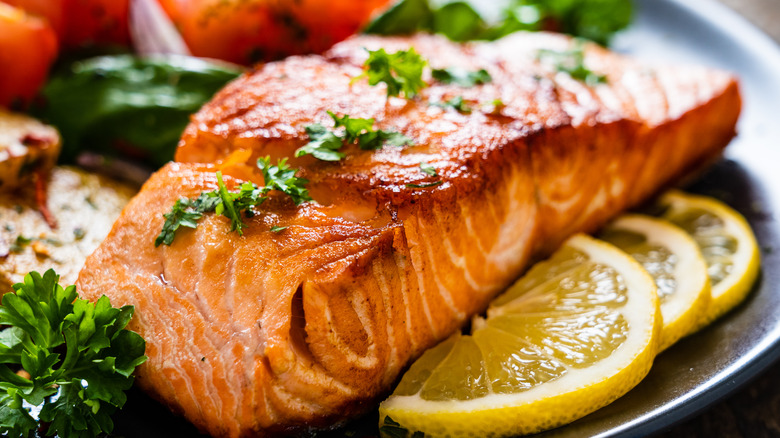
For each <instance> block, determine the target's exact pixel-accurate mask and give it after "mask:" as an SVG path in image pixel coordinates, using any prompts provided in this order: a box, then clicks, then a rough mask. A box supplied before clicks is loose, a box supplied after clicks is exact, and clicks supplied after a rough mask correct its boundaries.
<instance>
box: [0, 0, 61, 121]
mask: <svg viewBox="0 0 780 438" xmlns="http://www.w3.org/2000/svg"><path fill="white" fill-rule="evenodd" d="M56 56H57V35H56V34H55V32H54V29H53V28H52V27H51V25H49V23H48V22H47V21H46V20H44V19H42V18H39V17H35V16H32V15H29V14H27V13H26V12H24V11H23V10H22V9H19V8H15V7H13V6H10V5H8V4H6V3H2V2H0V106H5V107H14V108H17V107H22V106H24V105H25V104H27V103H29V101H30V99H32V98H33V97H34V96H35V94H36V93H37V92H38V89H39V88H40V87H41V86H42V85H43V82H44V81H45V80H46V77H47V76H48V74H49V67H51V64H52V62H54V58H56Z"/></svg>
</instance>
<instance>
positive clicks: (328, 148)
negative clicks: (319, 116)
mask: <svg viewBox="0 0 780 438" xmlns="http://www.w3.org/2000/svg"><path fill="white" fill-rule="evenodd" d="M328 115H329V116H330V117H331V118H332V119H333V122H334V124H335V126H334V128H335V129H338V128H341V127H343V128H344V131H343V133H341V132H338V133H337V132H334V131H330V130H328V128H326V127H325V126H323V125H321V124H319V123H315V124H313V125H309V126H307V127H306V133H307V134H308V135H309V143H307V144H306V145H304V146H302V147H300V148H298V150H296V151H295V156H296V157H302V156H304V155H309V154H311V155H312V156H313V157H314V158H317V159H318V160H322V161H339V160H341V159H342V158H344V157H345V156H346V155H345V154H344V153H343V152H340V151H339V150H340V149H341V147H342V146H343V145H344V142H346V143H357V145H358V146H360V149H363V150H376V149H380V148H381V147H382V146H384V145H390V146H398V147H402V146H411V145H413V144H414V141H413V140H412V139H411V138H409V137H407V136H405V135H403V134H401V133H400V132H396V131H383V130H381V129H374V119H360V118H354V117H350V116H349V115H348V114H345V115H343V116H337V115H336V114H334V113H333V112H331V111H328Z"/></svg>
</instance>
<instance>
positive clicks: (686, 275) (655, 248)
mask: <svg viewBox="0 0 780 438" xmlns="http://www.w3.org/2000/svg"><path fill="white" fill-rule="evenodd" d="M598 237H599V238H600V239H603V240H605V241H607V242H609V243H611V244H613V245H615V246H617V247H618V248H620V249H622V250H623V251H625V252H627V253H628V254H629V255H631V256H632V257H633V258H634V259H636V261H638V262H639V263H640V264H641V265H642V266H643V267H644V268H645V269H646V270H647V272H648V273H650V276H651V277H653V280H655V285H656V286H657V287H658V298H659V300H660V302H661V315H662V316H663V320H664V325H663V328H662V329H661V343H660V347H659V351H663V350H665V349H666V348H668V347H669V346H670V345H672V344H674V343H675V342H677V341H678V340H679V339H680V338H682V337H683V336H685V335H687V334H689V333H691V332H692V331H694V330H695V329H696V328H697V326H698V324H699V321H701V320H702V318H703V316H704V313H705V312H706V311H707V308H708V306H709V302H710V280H709V277H708V276H707V264H706V263H705V262H704V259H703V258H702V255H701V251H699V246H698V245H697V244H696V241H694V240H693V238H691V236H690V235H688V234H687V233H686V232H685V231H683V230H682V229H681V228H679V227H677V226H674V225H672V224H671V223H670V222H667V221H664V220H660V219H653V218H651V217H649V216H644V215H638V214H624V215H622V216H620V217H619V218H617V219H616V220H615V221H613V222H612V223H611V224H609V225H608V226H607V227H606V228H605V229H604V230H603V231H602V232H601V233H599V236H598Z"/></svg>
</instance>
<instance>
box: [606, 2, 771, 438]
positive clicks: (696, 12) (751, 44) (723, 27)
mask: <svg viewBox="0 0 780 438" xmlns="http://www.w3.org/2000/svg"><path fill="white" fill-rule="evenodd" d="M650 2H659V3H662V2H663V3H667V4H670V5H672V6H674V7H676V8H680V9H683V10H684V11H685V12H687V13H688V14H690V15H691V16H695V17H697V18H698V19H700V20H702V21H705V22H706V23H707V24H710V25H712V26H713V27H714V28H717V29H718V30H719V31H720V32H723V34H724V35H726V36H727V37H728V38H729V39H731V40H732V41H734V42H735V43H737V44H738V46H740V47H741V48H745V49H747V51H748V53H749V55H750V56H751V57H757V58H759V59H762V62H763V63H764V65H769V66H770V67H771V68H772V69H773V70H776V71H780V43H778V42H776V41H775V40H774V39H772V38H771V37H770V36H769V35H767V34H766V33H765V32H764V31H763V30H761V29H759V28H758V27H757V26H756V25H755V24H753V23H751V22H750V21H749V20H748V19H746V18H745V17H743V16H742V15H740V14H739V13H738V12H736V11H734V10H733V9H731V8H729V7H728V6H726V5H725V4H723V3H721V2H718V1H715V0H646V1H645V2H644V3H645V4H648V3H650ZM636 3H637V2H635V6H638V5H637V4H636ZM639 13H641V11H640V12H639ZM778 190H780V189H778ZM764 269H765V267H764V266H762V268H761V273H760V275H759V277H758V280H757V282H760V281H761V279H762V278H763V270H764ZM753 293H755V291H754V292H753ZM778 360H780V327H776V330H775V331H774V332H773V333H771V334H770V335H768V336H766V337H765V338H763V339H762V340H761V341H760V342H758V343H757V344H756V345H754V346H753V347H752V348H750V349H749V350H748V351H747V353H746V354H744V355H743V356H742V357H740V358H739V359H738V360H737V361H735V362H733V363H731V364H730V365H729V366H728V367H726V368H724V369H722V370H720V371H718V372H717V373H715V374H714V375H713V376H712V377H711V378H709V379H708V380H706V381H705V382H703V383H702V384H700V385H699V386H697V387H696V388H694V389H693V390H691V391H688V392H686V393H684V394H682V395H681V396H680V397H677V398H675V399H674V400H672V401H670V402H668V403H664V404H662V405H659V406H658V407H656V408H655V409H652V410H650V411H648V412H646V413H645V414H643V415H640V416H638V417H636V418H634V419H632V420H630V421H627V422H624V423H621V424H619V425H616V426H614V427H612V428H610V429H608V430H605V431H603V432H601V433H598V434H596V435H594V436H595V437H599V438H606V437H620V438H622V437H635V436H648V435H652V434H657V433H660V432H663V431H664V430H666V429H669V428H671V427H673V426H674V425H678V424H680V423H682V422H684V421H686V420H689V419H692V418H694V417H695V416H696V415H698V414H701V413H703V412H705V411H707V410H708V409H709V408H711V407H712V406H713V405H715V404H716V403H718V402H721V401H723V400H724V399H726V398H728V397H729V396H731V395H733V394H734V393H735V392H737V391H739V390H740V389H742V388H744V387H745V386H747V385H748V384H749V383H751V382H752V381H753V380H755V379H757V378H758V377H760V376H761V375H762V374H763V373H764V372H766V371H767V369H769V368H770V367H771V366H772V365H774V364H775V363H777V362H778Z"/></svg>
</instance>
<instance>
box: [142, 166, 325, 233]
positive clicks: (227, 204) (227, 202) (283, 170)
mask: <svg viewBox="0 0 780 438" xmlns="http://www.w3.org/2000/svg"><path fill="white" fill-rule="evenodd" d="M257 167H259V168H260V170H261V171H262V173H263V179H264V181H265V185H264V186H263V187H259V186H257V185H256V184H254V183H251V182H248V181H247V182H244V183H242V184H241V186H240V187H239V190H238V191H235V192H231V191H229V190H228V189H227V186H226V185H225V182H224V181H223V179H222V172H220V171H217V186H218V188H217V190H213V191H210V192H203V193H201V194H200V196H198V197H197V198H195V199H190V198H181V199H179V200H177V201H176V203H175V204H173V207H172V208H171V211H170V212H168V213H165V214H164V215H163V216H164V217H165V223H164V224H163V227H162V231H160V235H159V236H157V238H156V239H155V241H154V246H155V247H157V246H160V245H170V244H171V243H173V239H174V238H175V237H176V232H177V231H178V230H179V228H181V227H186V228H193V229H194V228H197V227H198V221H199V220H200V219H202V218H203V215H204V214H206V213H216V214H218V215H222V216H225V217H226V218H228V219H230V231H235V232H237V233H238V234H239V235H243V234H244V228H246V224H245V223H244V220H243V217H244V216H246V217H251V216H252V215H253V214H254V209H255V208H256V207H259V206H260V205H261V204H262V203H263V202H265V201H266V199H268V192H270V191H272V190H276V191H280V192H282V193H284V194H286V195H288V196H289V197H290V198H291V199H292V200H293V202H294V203H295V205H300V204H302V203H304V202H308V201H311V200H312V199H311V197H310V196H309V191H308V190H307V189H306V187H305V186H306V184H307V183H308V181H307V180H306V179H304V178H299V177H296V176H295V172H296V169H292V168H290V166H289V165H288V164H287V159H286V158H284V159H282V160H280V161H279V162H278V163H277V164H276V165H275V166H273V165H271V157H265V158H259V159H258V160H257Z"/></svg>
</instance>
